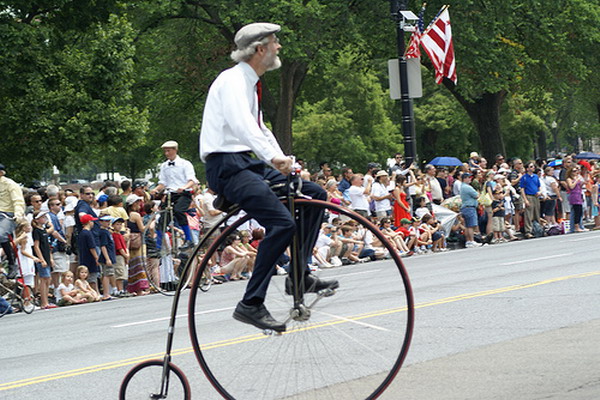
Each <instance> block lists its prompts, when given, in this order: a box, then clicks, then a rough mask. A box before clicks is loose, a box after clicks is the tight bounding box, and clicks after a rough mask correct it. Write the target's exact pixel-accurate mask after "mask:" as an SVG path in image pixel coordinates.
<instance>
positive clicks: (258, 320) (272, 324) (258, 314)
mask: <svg viewBox="0 0 600 400" xmlns="http://www.w3.org/2000/svg"><path fill="white" fill-rule="evenodd" d="M233 318H234V319H237V320H238V321H240V322H244V323H246V324H250V325H254V326H255V327H257V328H258V329H272V330H274V331H275V332H285V324H284V323H281V322H279V321H276V320H275V319H274V318H273V317H272V316H271V313H269V311H268V310H267V308H266V307H265V305H264V304H260V305H257V306H247V305H246V304H244V303H242V302H241V301H240V302H239V303H238V304H237V306H236V307H235V311H234V312H233Z"/></svg>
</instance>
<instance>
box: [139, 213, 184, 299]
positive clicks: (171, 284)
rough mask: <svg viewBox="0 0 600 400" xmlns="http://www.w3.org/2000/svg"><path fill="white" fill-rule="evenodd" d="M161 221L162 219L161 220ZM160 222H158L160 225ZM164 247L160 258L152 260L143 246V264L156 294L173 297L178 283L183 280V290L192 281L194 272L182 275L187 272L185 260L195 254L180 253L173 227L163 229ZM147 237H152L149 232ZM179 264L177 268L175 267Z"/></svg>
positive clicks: (176, 234) (146, 233)
mask: <svg viewBox="0 0 600 400" xmlns="http://www.w3.org/2000/svg"><path fill="white" fill-rule="evenodd" d="M161 213H162V212H156V213H154V214H153V215H152V219H156V218H158V217H159V215H160V214H161ZM159 221H160V218H159ZM158 223H159V222H157V224H158ZM162 229H163V232H164V235H163V246H162V248H161V250H160V258H155V257H153V258H150V257H148V254H147V246H142V263H143V266H144V271H145V272H146V277H147V278H148V283H149V284H150V287H151V288H152V290H153V291H154V292H157V293H160V294H163V295H165V296H173V295H174V294H175V289H176V288H177V284H178V282H179V281H180V280H181V279H183V280H184V282H183V288H184V289H185V288H188V287H189V285H190V283H191V280H192V271H193V270H190V272H189V273H188V274H186V276H184V277H182V276H181V275H180V274H181V273H182V272H183V271H184V270H185V268H184V267H185V263H186V262H187V261H186V260H185V258H186V257H187V258H189V257H190V254H192V253H193V249H189V250H186V251H179V241H180V238H179V234H178V233H177V232H173V230H172V228H171V225H166V226H163V227H162ZM147 235H150V232H149V231H148V230H144V232H143V233H142V237H143V238H144V240H146V237H147ZM177 263H179V265H178V266H177V267H176V266H175V265H176V264H177Z"/></svg>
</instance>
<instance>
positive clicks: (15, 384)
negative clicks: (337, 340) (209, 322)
mask: <svg viewBox="0 0 600 400" xmlns="http://www.w3.org/2000/svg"><path fill="white" fill-rule="evenodd" d="M598 275H600V271H592V272H586V273H582V274H576V275H567V276H561V277H558V278H552V279H546V280H543V281H538V282H534V283H526V284H521V285H512V286H506V287H503V288H497V289H490V290H484V291H480V292H473V293H465V294H461V295H458V296H451V297H445V298H443V299H438V300H433V301H428V302H423V303H417V304H415V309H416V308H425V307H432V306H437V305H442V304H448V303H453V302H456V301H462V300H469V299H474V298H478V297H484V296H491V295H494V294H499V293H506V292H512V291H515V290H522V289H529V288H533V287H536V286H542V285H548V284H551V283H556V282H562V281H566V280H570V279H581V278H589V277H593V276H598ZM404 311H406V307H398V308H390V309H385V310H379V311H376V312H370V313H365V314H359V315H355V316H351V317H345V318H346V319H345V320H339V319H335V320H331V321H325V322H320V323H315V324H311V325H306V326H301V327H298V328H296V329H293V330H291V331H287V332H285V333H284V334H285V335H289V334H291V333H296V332H302V331H308V330H313V329H317V328H323V327H326V326H332V325H338V324H346V323H348V322H350V321H359V320H361V319H366V318H373V317H378V316H382V315H389V314H394V313H398V312H404ZM265 338H266V336H265V335H264V334H262V333H256V334H252V335H246V336H240V337H236V338H231V339H225V340H219V341H216V342H212V343H207V344H205V345H202V346H201V347H202V349H203V350H209V349H215V348H219V347H225V346H231V345H234V344H240V343H246V342H251V341H254V340H261V339H265ZM191 352H193V349H192V348H191V347H186V348H183V349H178V350H173V351H172V352H171V355H173V356H176V355H182V354H188V353H191ZM163 356H164V353H155V354H147V355H144V356H139V357H133V358H128V359H124V360H118V361H113V362H108V363H103V364H97V365H92V366H89V367H85V368H78V369H73V370H70V371H63V372H57V373H54V374H49V375H42V376H36V377H33V378H28V379H21V380H17V381H12V382H6V383H1V384H0V391H4V390H9V389H16V388H19V387H23V386H29V385H35V384H39V383H43V382H48V381H53V380H57V379H64V378H70V377H73V376H78V375H84V374H89V373H92V372H99V371H104V370H109V369H114V368H119V367H124V366H128V365H133V364H137V363H139V362H142V361H146V360H150V359H153V358H162V357H163Z"/></svg>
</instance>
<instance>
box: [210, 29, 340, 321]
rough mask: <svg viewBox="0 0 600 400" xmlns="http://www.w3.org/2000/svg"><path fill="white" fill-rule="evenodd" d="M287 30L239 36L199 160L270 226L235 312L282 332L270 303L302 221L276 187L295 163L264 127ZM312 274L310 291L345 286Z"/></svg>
mask: <svg viewBox="0 0 600 400" xmlns="http://www.w3.org/2000/svg"><path fill="white" fill-rule="evenodd" d="M280 29H281V27H280V26H279V25H276V24H270V23H253V24H249V25H246V26H244V27H242V28H241V29H240V30H239V31H238V32H237V33H236V35H235V39H234V41H235V44H236V45H237V49H236V50H234V51H233V52H232V53H231V58H232V59H233V60H234V61H235V62H236V63H237V65H235V66H234V67H232V68H230V69H227V70H225V71H223V72H221V74H219V76H218V77H217V78H216V80H215V81H214V82H213V83H212V85H211V87H210V90H209V92H208V97H207V99H206V105H205V108H204V115H203V118H202V129H201V133H200V157H201V158H202V161H204V162H205V163H206V179H207V181H208V186H209V187H210V188H211V189H212V190H214V191H215V192H216V193H218V194H219V195H221V196H224V197H225V198H226V199H227V200H228V201H230V202H232V203H236V204H238V205H239V206H240V207H241V208H242V209H243V210H244V211H245V212H246V213H248V214H249V215H250V216H251V217H252V218H254V219H255V220H256V221H258V223H259V224H261V225H262V226H264V227H265V229H266V236H265V238H264V239H263V241H262V242H261V245H260V247H259V250H258V254H257V256H256V261H255V265H254V271H253V274H252V277H251V279H250V280H249V282H248V286H247V287H246V293H245V294H244V297H243V299H242V300H241V301H240V302H239V303H238V305H237V307H236V309H235V311H234V314H233V317H234V318H235V319H237V320H239V321H241V322H245V323H248V324H251V325H254V326H256V327H258V328H260V329H272V330H275V331H278V332H281V331H285V324H284V323H281V322H278V321H276V320H275V319H274V318H273V317H272V316H271V314H270V313H269V311H268V310H267V309H266V308H265V306H264V301H265V297H266V294H267V288H268V286H269V282H270V280H271V276H273V274H274V272H275V263H276V261H277V259H278V258H279V257H280V256H281V255H282V254H283V253H284V251H285V249H286V248H287V247H288V246H289V244H290V242H291V240H292V238H293V235H294V232H295V229H296V224H295V222H294V220H293V219H292V217H291V215H290V213H289V211H288V209H287V208H286V207H285V206H284V205H283V204H282V203H281V202H280V201H279V199H278V198H277V195H276V194H275V193H273V191H271V189H270V185H272V184H277V183H283V182H286V181H287V178H286V176H285V175H287V174H289V173H290V172H291V170H292V160H291V158H289V157H286V156H285V155H284V153H283V151H282V150H281V148H280V146H279V144H278V143H277V140H276V139H275V137H274V135H273V133H272V132H271V131H270V130H269V129H268V128H267V127H266V126H265V124H264V121H263V118H262V112H261V108H260V97H261V82H260V77H261V76H262V75H263V74H264V73H265V72H266V71H271V70H274V69H277V68H279V67H280V66H281V61H280V59H279V57H278V56H277V53H278V52H279V49H280V48H281V45H280V44H279V41H278V40H277V37H276V36H275V33H277V32H279V31H280ZM267 164H268V165H270V166H272V167H273V168H270V167H269V166H267ZM302 193H304V194H305V195H308V196H310V197H312V198H313V199H319V200H326V199H327V194H326V192H325V191H324V190H323V189H322V188H321V187H319V186H318V185H316V184H315V183H313V182H308V181H304V182H303V184H302ZM308 214H309V215H307V216H306V219H305V220H306V222H305V223H306V227H305V229H303V232H305V237H303V238H301V241H302V244H303V247H302V248H303V250H304V251H303V252H302V253H303V254H302V256H303V257H304V260H303V263H304V265H306V259H307V258H308V257H309V256H310V254H311V253H312V248H313V246H314V243H315V240H316V238H317V234H318V231H319V225H320V222H321V220H322V212H320V211H314V210H313V211H312V212H310V213H308ZM305 274H306V275H305V286H306V287H307V288H308V289H307V290H308V291H311V292H317V291H320V290H323V289H327V288H332V289H335V288H337V287H338V286H339V284H338V282H337V281H333V280H332V281H323V280H319V279H318V278H316V277H314V276H312V275H310V274H309V270H308V269H307V270H306V273H305ZM287 279H288V280H289V279H290V278H289V277H288V278H287ZM286 283H287V285H286V286H287V288H288V290H286V292H290V291H289V286H290V285H289V283H290V282H289V281H288V282H286ZM288 294H290V293H288Z"/></svg>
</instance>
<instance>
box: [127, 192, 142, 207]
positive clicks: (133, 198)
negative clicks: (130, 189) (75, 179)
mask: <svg viewBox="0 0 600 400" xmlns="http://www.w3.org/2000/svg"><path fill="white" fill-rule="evenodd" d="M138 200H144V198H143V197H142V196H138V195H137V194H135V193H132V194H130V195H129V196H127V200H126V201H125V202H126V203H127V204H128V205H131V204H133V203H135V202H136V201H138Z"/></svg>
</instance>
